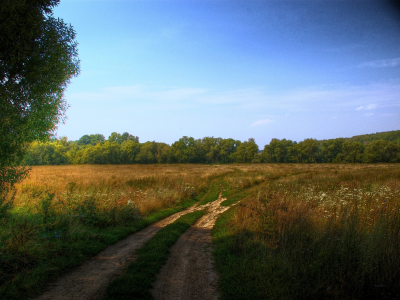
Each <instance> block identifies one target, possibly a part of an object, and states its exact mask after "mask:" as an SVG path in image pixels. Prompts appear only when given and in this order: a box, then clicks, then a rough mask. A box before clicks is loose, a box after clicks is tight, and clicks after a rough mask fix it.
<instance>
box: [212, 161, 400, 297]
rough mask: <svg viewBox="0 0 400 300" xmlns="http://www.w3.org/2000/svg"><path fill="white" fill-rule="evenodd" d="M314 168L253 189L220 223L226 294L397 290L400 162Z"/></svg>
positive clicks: (365, 293) (218, 238)
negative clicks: (395, 163)
mask: <svg viewBox="0 0 400 300" xmlns="http://www.w3.org/2000/svg"><path fill="white" fill-rule="evenodd" d="M310 167H311V168H310V170H307V169H308V168H307V167H306V168H305V170H304V171H306V172H305V173H297V174H292V176H279V177H277V180H273V181H267V182H266V184H263V185H262V187H261V188H256V189H254V188H253V189H251V190H253V192H252V193H251V194H250V195H249V194H248V193H247V195H243V197H242V199H244V200H243V201H242V202H241V204H240V205H239V206H237V207H235V208H233V209H232V210H231V211H230V212H229V213H228V215H227V216H229V218H228V217H226V216H224V217H223V218H221V219H220V220H219V221H218V222H217V224H216V228H215V229H214V236H215V237H216V240H215V242H216V253H215V254H216V258H217V265H218V267H219V270H220V272H221V275H222V276H221V287H222V290H223V299H260V298H262V299H305V298H307V299H361V298H363V299H365V298H368V299H379V297H381V298H382V297H383V296H385V297H389V296H390V295H392V296H393V297H394V298H396V297H398V296H395V295H396V294H400V293H399V292H400V289H399V288H400V271H399V270H400V211H399V210H400V168H399V166H397V165H375V166H365V165H364V166H362V167H360V166H359V165H354V166H344V167H342V166H326V165H325V166H310ZM292 171H294V170H292ZM277 172H278V171H277ZM289 173H290V172H287V174H286V175H289ZM294 173H296V172H294ZM249 191H250V190H249ZM232 198H235V196H234V197H232ZM236 200H238V199H236ZM228 201H230V200H229V199H228ZM256 286H257V287H258V288H257V287H256ZM389 293H390V294H389ZM377 297H378V298H377ZM382 299H383V298H382Z"/></svg>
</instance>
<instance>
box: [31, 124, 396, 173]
mask: <svg viewBox="0 0 400 300" xmlns="http://www.w3.org/2000/svg"><path fill="white" fill-rule="evenodd" d="M138 141H139V138H138V137H135V136H132V135H130V134H129V133H127V132H125V133H124V134H122V135H121V134H119V133H116V132H113V133H112V134H111V135H110V137H109V139H108V140H107V141H104V136H102V135H100V134H95V135H93V134H92V135H84V136H82V137H81V138H80V139H79V140H78V141H75V142H73V141H72V142H71V141H67V140H66V138H60V139H53V140H51V141H49V142H46V143H39V142H33V143H31V144H30V146H29V148H28V150H27V152H26V155H25V157H24V161H23V164H25V165H59V164H135V163H139V164H153V163H251V162H252V163H257V162H265V163H362V162H365V163H377V162H400V157H399V153H400V148H399V147H400V145H398V144H395V143H393V142H391V141H385V140H376V141H373V142H371V143H369V144H368V145H367V146H364V145H363V144H361V143H360V142H350V141H348V140H346V139H343V138H339V139H332V140H324V141H317V140H315V139H305V140H304V141H301V142H299V143H297V142H293V141H291V140H286V139H283V140H279V139H272V140H271V142H270V143H269V144H268V145H265V147H264V150H263V151H262V153H259V148H258V145H257V144H256V143H255V141H254V139H249V140H248V141H245V142H243V143H242V142H240V141H235V140H233V139H221V138H214V137H206V138H203V139H198V140H195V139H194V138H192V137H187V136H184V137H182V138H181V139H179V141H177V142H175V143H173V144H172V145H171V146H170V145H168V144H165V143H157V142H154V141H153V142H150V141H149V142H145V143H139V142H138Z"/></svg>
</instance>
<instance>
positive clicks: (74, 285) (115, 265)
mask: <svg viewBox="0 0 400 300" xmlns="http://www.w3.org/2000/svg"><path fill="white" fill-rule="evenodd" d="M209 205H210V204H207V205H202V206H197V207H196V206H192V207H190V208H189V209H187V210H184V211H181V212H179V213H176V214H174V215H172V216H169V217H167V218H165V219H163V220H161V221H159V222H157V223H155V224H153V225H151V226H149V227H147V228H145V229H143V230H141V231H139V232H137V233H135V234H132V235H130V236H128V237H127V238H125V239H123V240H121V241H119V242H118V243H116V244H115V245H112V246H110V247H108V248H107V249H105V250H103V251H102V252H100V253H99V254H98V255H97V256H95V257H93V258H92V259H90V260H88V261H86V262H85V263H83V264H82V265H81V266H80V267H78V268H76V269H74V270H73V271H71V272H70V273H68V274H66V275H65V276H63V277H60V278H59V279H58V280H57V281H56V282H54V283H53V284H50V285H48V287H47V291H45V292H44V293H43V294H42V295H40V296H39V297H37V298H35V299H37V300H39V299H40V300H44V299H47V300H50V299H51V300H72V299H74V300H75V299H79V300H95V299H101V298H102V296H103V295H104V292H105V290H106V288H107V286H108V284H109V283H110V281H111V280H112V279H113V278H114V277H116V276H118V275H120V274H122V272H123V270H124V269H125V267H126V266H127V265H128V264H129V263H130V262H131V261H132V260H134V258H135V257H134V251H135V250H136V249H138V248H140V247H142V246H143V245H144V244H145V243H146V242H147V241H148V240H149V239H150V238H151V237H152V236H154V235H155V234H156V233H157V232H158V231H159V230H160V229H161V228H163V227H165V226H167V225H168V224H170V223H172V222H174V221H175V220H176V219H178V218H179V217H180V216H182V215H184V214H187V213H190V212H193V211H196V210H202V209H204V208H205V207H208V206H209Z"/></svg>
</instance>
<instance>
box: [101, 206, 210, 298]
mask: <svg viewBox="0 0 400 300" xmlns="http://www.w3.org/2000/svg"><path fill="white" fill-rule="evenodd" d="M203 214H204V211H196V212H193V213H190V214H186V215H184V216H182V217H180V218H179V219H177V220H176V221H175V222H174V223H172V224H169V225H167V226H166V227H164V228H163V229H161V230H160V231H159V232H157V233H156V234H155V235H154V237H152V238H151V239H150V240H149V241H148V242H147V243H146V244H145V245H144V246H143V247H142V248H140V249H139V250H137V252H136V253H137V259H136V261H135V262H133V263H131V264H130V265H129V266H128V268H127V270H126V273H125V274H124V275H123V276H121V277H120V278H117V279H115V280H114V281H113V282H111V283H110V285H109V286H108V289H107V292H106V295H105V296H104V298H103V299H104V300H112V299H118V300H123V299H153V297H152V295H151V293H150V289H151V287H152V283H153V282H154V281H155V278H156V275H157V273H158V272H159V271H160V269H161V267H162V266H163V265H164V264H165V263H166V261H167V259H168V254H169V249H170V247H171V246H172V245H174V244H175V243H176V241H177V240H178V239H179V237H180V236H181V235H182V233H184V232H185V231H186V230H187V229H188V228H189V227H190V226H191V225H192V224H194V223H195V222H196V221H197V220H198V219H199V218H200V217H201V216H202V215H203Z"/></svg>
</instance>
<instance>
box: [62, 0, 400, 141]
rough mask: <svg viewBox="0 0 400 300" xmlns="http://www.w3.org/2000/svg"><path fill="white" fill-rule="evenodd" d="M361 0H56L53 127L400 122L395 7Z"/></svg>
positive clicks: (212, 132) (399, 14)
mask: <svg viewBox="0 0 400 300" xmlns="http://www.w3.org/2000/svg"><path fill="white" fill-rule="evenodd" d="M393 2H394V1H391V2H390V1H385V0H381V1H375V0H373V1H368V0H333V1H332V0H295V1H286V0H279V1H272V0H262V1H256V0H245V1H242V0H158V1H157V0H61V2H60V4H59V6H57V7H56V8H55V9H54V16H55V17H59V18H61V19H63V20H64V22H66V23H70V24H71V25H72V26H73V28H74V29H75V31H76V33H77V36H76V40H77V42H78V43H79V46H78V51H79V59H80V60H81V73H80V75H79V76H78V77H76V78H74V79H73V80H72V81H71V83H70V85H69V86H68V88H67V90H66V92H65V99H66V101H67V102H68V104H69V105H70V107H69V109H68V110H67V112H66V115H67V118H68V119H67V120H66V122H65V124H62V125H60V126H59V129H58V133H57V134H58V136H60V137H61V136H67V137H68V139H69V140H77V139H79V138H80V137H81V136H83V135H85V134H95V133H100V134H103V135H104V136H105V137H106V138H107V137H108V136H109V135H110V134H111V132H119V133H123V132H129V133H130V134H132V135H135V136H138V137H139V138H140V142H146V141H156V142H164V143H167V144H172V143H173V142H175V141H177V140H178V139H179V138H181V137H182V136H191V137H194V138H195V139H198V138H203V137H207V136H209V137H211V136H214V137H222V138H233V139H235V140H241V141H245V140H248V139H249V138H254V139H255V140H256V143H257V144H258V145H259V146H260V148H261V149H262V148H263V146H264V145H265V144H268V143H269V142H270V141H271V139H272V138H278V139H283V138H286V139H291V140H293V141H298V142H299V141H302V140H304V139H306V138H315V139H319V140H321V139H330V138H339V137H351V136H354V135H360V134H368V133H375V132H384V131H390V130H399V129H400V10H398V7H396V6H395V5H392V4H391V3H393Z"/></svg>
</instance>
